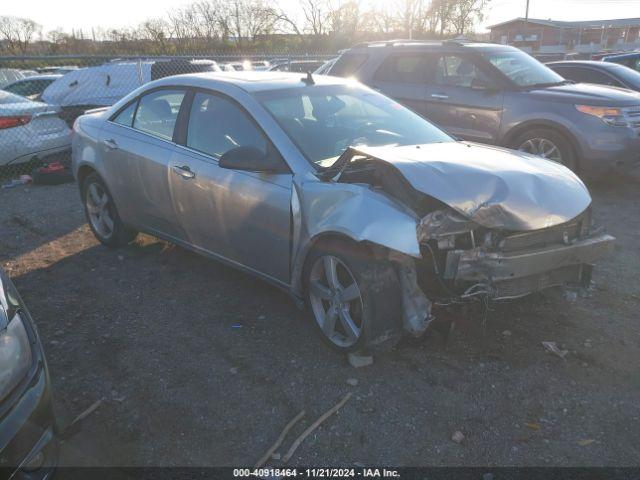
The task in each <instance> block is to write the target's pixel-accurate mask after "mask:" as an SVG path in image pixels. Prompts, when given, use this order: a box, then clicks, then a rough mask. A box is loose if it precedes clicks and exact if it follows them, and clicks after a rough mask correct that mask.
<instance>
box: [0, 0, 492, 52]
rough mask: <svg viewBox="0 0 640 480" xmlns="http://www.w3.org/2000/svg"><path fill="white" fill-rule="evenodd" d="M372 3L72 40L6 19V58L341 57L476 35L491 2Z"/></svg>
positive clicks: (97, 31)
mask: <svg viewBox="0 0 640 480" xmlns="http://www.w3.org/2000/svg"><path fill="white" fill-rule="evenodd" d="M365 1H366V0H300V2H299V6H298V8H297V9H296V11H287V10H284V9H282V8H280V7H279V6H278V5H277V4H276V3H275V2H273V1H266V0H196V1H194V2H193V3H191V4H188V5H186V6H184V7H180V8H176V9H172V10H170V11H168V12H167V13H166V14H165V15H164V16H162V17H153V18H149V19H147V20H145V21H143V22H141V23H140V24H139V25H136V26H132V27H125V28H92V29H90V30H89V31H87V30H86V29H85V28H77V29H73V30H72V31H70V32H69V31H64V30H62V29H55V30H51V31H48V32H44V31H43V29H42V27H41V26H40V25H38V24H37V23H36V22H35V21H33V20H31V19H28V18H17V17H10V16H0V54H2V55H26V54H31V53H39V54H165V55H171V54H199V53H207V52H211V51H220V52H230V53H231V52H234V51H239V50H241V51H254V52H258V51H262V50H264V51H266V50H270V51H274V50H282V51H303V50H304V51H309V50H312V51H317V52H320V51H335V50H336V49H339V48H345V47H347V46H349V45H352V44H353V43H355V42H358V41H364V40H380V39H388V38H416V39H419V38H437V37H440V38H442V37H448V36H456V35H469V34H470V33H471V32H472V29H473V27H474V25H477V23H478V22H480V21H481V20H482V19H483V18H484V15H485V13H486V9H487V6H488V4H489V1H490V0H389V1H385V2H375V3H365Z"/></svg>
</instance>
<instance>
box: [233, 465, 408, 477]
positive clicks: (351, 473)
mask: <svg viewBox="0 0 640 480" xmlns="http://www.w3.org/2000/svg"><path fill="white" fill-rule="evenodd" d="M233 476H234V478H243V477H254V478H287V477H289V478H296V477H301V478H358V477H360V478H399V477H400V474H399V473H398V471H397V470H393V469H387V468H366V467H362V468H304V469H299V468H258V469H249V468H237V469H234V470H233Z"/></svg>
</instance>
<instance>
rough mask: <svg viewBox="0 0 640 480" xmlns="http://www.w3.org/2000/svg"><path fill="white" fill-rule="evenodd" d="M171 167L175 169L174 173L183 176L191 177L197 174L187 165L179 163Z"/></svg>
mask: <svg viewBox="0 0 640 480" xmlns="http://www.w3.org/2000/svg"><path fill="white" fill-rule="evenodd" d="M171 168H172V169H173V173H175V174H177V175H180V176H181V177H182V178H186V179H189V178H193V177H195V176H196V174H195V173H193V172H192V171H191V169H190V168H189V167H188V166H187V165H182V166H180V167H179V166H178V165H174V166H173V167H171Z"/></svg>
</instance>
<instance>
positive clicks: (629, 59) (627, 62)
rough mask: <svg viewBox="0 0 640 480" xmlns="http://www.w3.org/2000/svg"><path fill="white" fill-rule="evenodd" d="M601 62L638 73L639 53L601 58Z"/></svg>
mask: <svg viewBox="0 0 640 480" xmlns="http://www.w3.org/2000/svg"><path fill="white" fill-rule="evenodd" d="M602 61H603V62H611V63H618V64H620V65H624V66H625V67H629V68H632V69H633V70H636V71H638V72H640V52H630V53H619V54H616V55H607V56H605V57H602Z"/></svg>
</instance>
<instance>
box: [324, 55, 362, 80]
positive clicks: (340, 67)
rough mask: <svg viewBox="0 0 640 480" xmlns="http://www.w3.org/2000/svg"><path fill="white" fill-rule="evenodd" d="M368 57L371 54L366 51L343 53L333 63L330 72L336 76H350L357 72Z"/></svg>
mask: <svg viewBox="0 0 640 480" xmlns="http://www.w3.org/2000/svg"><path fill="white" fill-rule="evenodd" d="M368 58H369V55H367V54H366V53H343V54H342V55H340V57H339V58H338V60H336V63H334V64H333V66H332V67H331V70H330V71H329V74H330V75H334V76H336V77H349V76H351V75H353V74H354V73H356V72H357V71H358V70H359V69H360V67H361V66H362V65H364V62H366V61H367V59H368Z"/></svg>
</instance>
